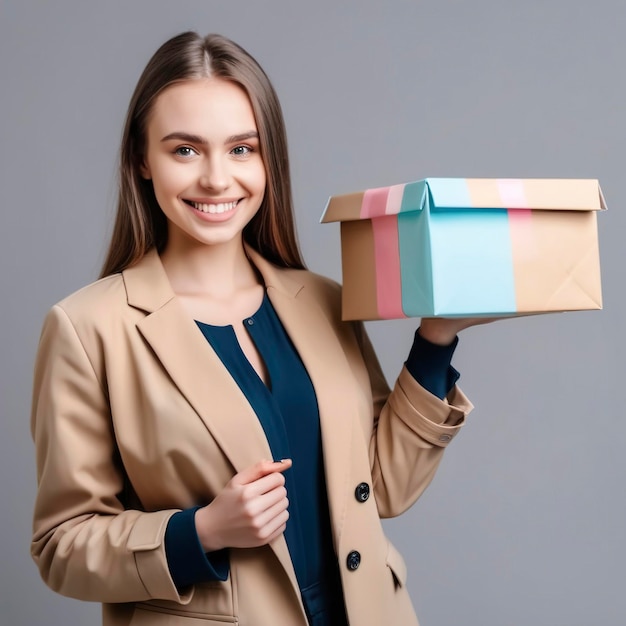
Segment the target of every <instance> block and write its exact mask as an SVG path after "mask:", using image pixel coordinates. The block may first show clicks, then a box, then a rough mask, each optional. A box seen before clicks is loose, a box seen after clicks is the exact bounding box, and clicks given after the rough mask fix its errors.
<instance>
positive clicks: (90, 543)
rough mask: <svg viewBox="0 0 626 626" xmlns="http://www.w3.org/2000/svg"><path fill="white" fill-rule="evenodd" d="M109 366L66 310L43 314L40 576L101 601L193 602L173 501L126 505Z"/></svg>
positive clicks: (38, 392) (36, 429)
mask: <svg viewBox="0 0 626 626" xmlns="http://www.w3.org/2000/svg"><path fill="white" fill-rule="evenodd" d="M98 369H100V370H103V369H104V368H103V367H101V366H99V364H98V363H97V357H95V356H94V355H91V356H90V355H88V354H87V352H86V351H85V349H84V346H83V345H82V343H81V341H80V338H79V336H78V334H77V333H76V330H75V328H74V326H73V324H72V322H71V321H70V319H69V318H68V316H67V314H66V312H65V311H64V310H63V309H62V308H61V307H60V306H58V305H57V306H55V307H54V308H53V309H52V310H51V311H50V312H49V314H48V316H47V317H46V320H45V322H44V327H43V331H42V335H41V340H40V344H39V350H38V355H37V359H36V365H35V374H34V391H33V404H32V415H31V431H32V436H33V438H34V442H35V448H36V460H37V480H38V491H37V496H36V502H35V512H34V523H33V539H32V544H31V553H32V556H33V559H34V560H35V562H36V563H37V565H38V567H39V571H40V573H41V576H42V578H43V579H44V581H45V582H46V584H47V585H48V586H49V587H51V588H52V589H53V590H55V591H57V592H59V593H61V594H63V595H67V596H71V597H75V598H79V599H81V600H90V601H98V602H129V601H133V602H135V601H142V600H147V599H151V598H160V599H166V600H173V601H176V602H180V603H183V604H185V603H187V602H189V600H191V595H192V590H191V589H190V590H189V593H188V594H187V595H184V594H181V593H179V591H178V590H177V589H176V586H175V584H174V582H173V581H172V579H171V576H170V574H169V570H168V566H167V560H166V555H165V547H164V535H165V530H166V527H167V522H168V519H169V518H170V516H172V515H173V514H174V513H175V512H176V511H175V510H164V511H157V512H151V513H148V512H143V511H139V510H125V508H124V506H123V503H122V499H121V498H122V496H121V494H122V493H123V491H124V481H125V479H124V472H123V469H122V466H121V462H120V461H119V456H118V452H117V448H116V444H115V436H114V430H113V425H112V420H111V415H110V409H109V403H108V399H107V392H106V381H103V377H104V374H103V373H102V372H100V373H99V372H98Z"/></svg>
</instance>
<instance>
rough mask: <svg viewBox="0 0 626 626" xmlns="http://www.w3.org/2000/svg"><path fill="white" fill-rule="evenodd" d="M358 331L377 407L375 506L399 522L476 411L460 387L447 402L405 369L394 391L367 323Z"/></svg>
mask: <svg viewBox="0 0 626 626" xmlns="http://www.w3.org/2000/svg"><path fill="white" fill-rule="evenodd" d="M355 331H356V335H357V340H358V342H359V345H360V349H361V353H362V355H363V358H364V360H365V364H366V367H367V371H368V374H369V379H370V385H371V389H372V400H373V404H374V422H373V429H372V434H371V439H370V447H369V454H370V465H371V470H372V479H373V487H374V493H375V495H376V503H377V506H378V512H379V514H380V516H381V517H394V516H396V515H399V514H401V513H403V512H404V511H406V510H407V509H408V508H409V507H410V506H411V505H412V504H413V503H414V502H415V501H416V500H417V498H418V497H419V496H420V495H421V494H422V492H423V491H424V489H426V487H427V486H428V484H429V483H430V481H431V480H432V478H433V476H434V474H435V471H436V470H437V467H438V465H439V462H440V461H441V457H442V455H443V452H444V450H445V448H446V446H447V445H448V443H450V441H451V440H452V439H453V437H454V436H455V435H456V434H457V433H458V431H459V430H460V428H461V426H462V425H463V423H464V421H465V417H466V415H467V414H468V413H469V412H470V411H471V409H472V408H473V407H472V404H471V403H470V401H469V400H468V399H467V398H466V396H465V395H464V394H463V392H462V391H461V390H460V389H459V387H458V386H457V385H454V386H453V388H452V389H451V390H450V392H449V393H448V395H447V397H445V398H443V399H440V398H438V397H437V396H435V395H433V394H432V393H430V392H429V391H427V390H426V389H424V387H422V386H421V385H420V384H419V383H418V382H417V381H416V380H415V379H414V378H413V376H411V374H410V373H409V371H408V370H407V368H406V366H404V367H403V368H402V370H401V372H400V375H399V376H398V379H397V381H396V383H395V385H394V388H393V390H391V392H390V391H389V387H388V385H387V382H386V380H385V377H384V374H383V372H382V370H381V367H380V364H379V362H378V359H377V357H376V354H375V352H374V349H373V347H372V344H371V342H370V340H369V338H368V336H367V333H366V332H365V329H364V327H363V324H362V323H360V322H355Z"/></svg>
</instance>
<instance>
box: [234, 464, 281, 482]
mask: <svg viewBox="0 0 626 626" xmlns="http://www.w3.org/2000/svg"><path fill="white" fill-rule="evenodd" d="M291 465H292V461H291V459H283V460H282V461H267V460H263V461H259V462H258V463H255V464H254V465H252V466H250V467H248V468H246V469H244V470H242V471H241V472H239V473H238V474H236V475H235V476H234V477H233V479H232V481H231V482H232V484H233V485H248V484H250V483H253V482H255V481H257V480H259V479H261V478H263V477H265V476H267V475H270V474H277V473H278V474H280V473H282V472H284V471H285V470H288V469H289V468H290V467H291Z"/></svg>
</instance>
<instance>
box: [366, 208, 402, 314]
mask: <svg viewBox="0 0 626 626" xmlns="http://www.w3.org/2000/svg"><path fill="white" fill-rule="evenodd" d="M372 231H373V235H374V264H375V266H376V302H377V307H378V315H379V316H380V317H382V318H383V319H393V318H400V317H406V316H405V315H404V312H403V311H402V279H401V276H400V246H399V243H398V218H397V217H396V216H395V215H385V216H384V217H379V218H376V219H374V220H372Z"/></svg>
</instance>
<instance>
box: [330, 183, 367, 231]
mask: <svg viewBox="0 0 626 626" xmlns="http://www.w3.org/2000/svg"><path fill="white" fill-rule="evenodd" d="M363 195H364V192H363V191H360V192H358V193H349V194H346V195H345V196H333V197H332V198H330V200H329V201H328V204H327V205H326V210H325V211H324V214H323V215H322V219H321V220H320V222H321V223H322V224H325V223H327V222H343V221H349V220H358V219H360V217H361V205H362V204H363Z"/></svg>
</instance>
